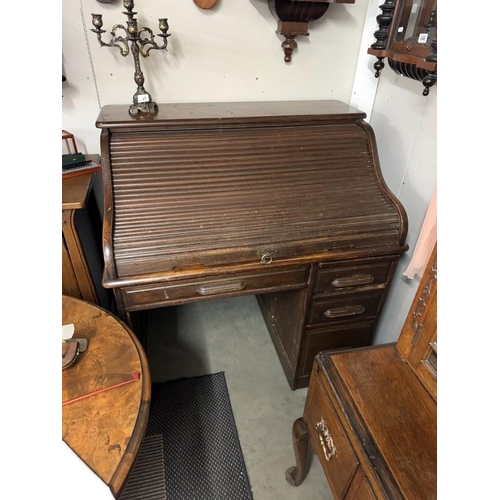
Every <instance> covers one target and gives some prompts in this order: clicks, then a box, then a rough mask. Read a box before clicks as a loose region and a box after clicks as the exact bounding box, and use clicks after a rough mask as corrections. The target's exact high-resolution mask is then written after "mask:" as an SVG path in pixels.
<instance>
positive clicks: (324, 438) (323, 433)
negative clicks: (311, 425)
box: [315, 417, 337, 461]
mask: <svg viewBox="0 0 500 500" xmlns="http://www.w3.org/2000/svg"><path fill="white" fill-rule="evenodd" d="M315 427H316V429H318V437H319V442H320V444H321V448H323V453H324V454H325V458H326V460H327V461H329V460H330V458H332V457H334V456H335V453H337V448H335V445H334V444H333V439H332V436H330V431H329V430H328V427H327V426H326V424H325V421H324V420H323V417H321V420H320V421H319V422H317V423H316V425H315Z"/></svg>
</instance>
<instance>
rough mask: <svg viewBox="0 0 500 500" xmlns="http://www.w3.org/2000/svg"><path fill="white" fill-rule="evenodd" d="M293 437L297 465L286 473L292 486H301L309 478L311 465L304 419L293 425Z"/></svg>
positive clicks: (299, 419)
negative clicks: (308, 473)
mask: <svg viewBox="0 0 500 500" xmlns="http://www.w3.org/2000/svg"><path fill="white" fill-rule="evenodd" d="M292 437H293V451H294V453H295V461H296V462H297V465H296V466H293V467H290V468H289V469H288V470H287V471H286V480H287V481H288V482H289V483H290V484H291V485H292V486H299V485H301V484H302V482H303V481H304V479H305V478H306V476H307V472H308V470H307V469H308V465H309V435H308V434H307V425H306V423H305V421H304V419H303V418H302V417H300V418H298V419H297V420H296V421H295V422H294V423H293V427H292Z"/></svg>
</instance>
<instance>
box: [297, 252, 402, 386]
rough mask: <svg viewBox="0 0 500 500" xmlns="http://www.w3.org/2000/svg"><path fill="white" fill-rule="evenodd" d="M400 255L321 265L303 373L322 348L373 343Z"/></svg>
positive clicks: (309, 326)
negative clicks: (374, 332)
mask: <svg viewBox="0 0 500 500" xmlns="http://www.w3.org/2000/svg"><path fill="white" fill-rule="evenodd" d="M398 258H399V256H393V257H376V258H369V259H362V260H351V261H343V262H342V261H341V262H323V263H321V264H319V266H318V270H317V272H316V277H315V281H314V285H313V293H312V296H311V300H310V303H309V312H308V315H307V320H306V321H307V325H306V328H305V335H304V343H303V348H302V354H301V363H300V366H301V368H300V374H299V376H302V377H308V376H309V374H310V373H311V369H312V365H313V361H314V356H315V355H316V354H317V353H318V352H319V351H321V350H326V349H337V348H338V349H342V348H351V347H362V346H366V345H368V344H369V343H370V341H371V337H372V334H373V331H374V328H375V324H376V319H377V318H378V313H379V311H380V309H381V307H382V304H383V302H384V300H385V296H386V293H387V289H388V286H389V283H390V281H391V279H392V276H393V274H394V269H395V267H396V265H397V262H398Z"/></svg>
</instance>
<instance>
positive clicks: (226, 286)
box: [196, 280, 247, 295]
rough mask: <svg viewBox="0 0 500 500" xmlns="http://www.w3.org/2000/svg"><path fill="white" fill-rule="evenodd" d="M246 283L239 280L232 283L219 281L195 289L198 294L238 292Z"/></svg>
mask: <svg viewBox="0 0 500 500" xmlns="http://www.w3.org/2000/svg"><path fill="white" fill-rule="evenodd" d="M246 286H247V284H246V283H245V282H244V281H243V280H241V281H236V282H233V283H221V284H215V285H204V286H200V287H199V288H197V289H196V292H197V293H199V294H200V295H215V294H217V293H227V292H238V291H240V290H244V289H245V288H246Z"/></svg>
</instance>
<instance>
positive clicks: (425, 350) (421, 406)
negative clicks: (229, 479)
mask: <svg viewBox="0 0 500 500" xmlns="http://www.w3.org/2000/svg"><path fill="white" fill-rule="evenodd" d="M292 433H293V444H294V450H295V457H296V460H297V465H296V466H293V467H291V468H290V469H288V470H287V473H286V477H287V480H288V482H289V483H291V484H292V485H295V486H298V485H300V484H301V483H302V482H303V481H304V479H305V478H306V475H307V467H308V453H309V445H310V444H312V449H313V450H314V452H315V454H316V455H317V456H318V458H319V461H320V462H321V465H322V467H323V471H324V472H325V475H326V477H327V480H328V483H329V484H330V488H331V490H332V493H333V496H334V497H335V500H378V499H380V500H387V499H390V500H393V499H408V500H410V499H411V500H422V499H425V500H434V499H436V498H437V248H436V249H435V250H434V253H433V255H432V256H431V258H430V260H429V263H428V265H427V270H426V272H425V275H424V277H423V278H422V281H421V283H420V286H419V288H418V290H417V294H416V296H415V299H414V301H413V304H412V306H411V308H410V311H409V313H408V317H407V320H406V322H405V324H404V326H403V329H402V331H401V334H400V336H399V339H398V341H397V343H391V344H385V345H377V346H372V347H363V348H361V349H349V350H347V351H342V352H332V351H325V352H321V353H318V354H317V356H316V358H315V362H314V367H313V373H312V375H311V383H310V385H309V389H308V393H307V399H306V404H305V408H304V413H303V416H302V417H300V418H299V419H297V420H296V421H295V423H294V425H293V431H292Z"/></svg>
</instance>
